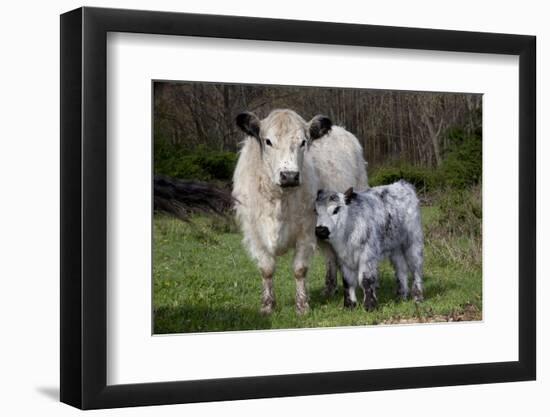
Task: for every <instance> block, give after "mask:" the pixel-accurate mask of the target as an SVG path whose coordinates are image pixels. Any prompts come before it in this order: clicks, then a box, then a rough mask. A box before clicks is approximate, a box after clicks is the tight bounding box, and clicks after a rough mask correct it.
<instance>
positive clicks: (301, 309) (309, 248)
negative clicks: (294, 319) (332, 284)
mask: <svg viewBox="0 0 550 417" xmlns="http://www.w3.org/2000/svg"><path fill="white" fill-rule="evenodd" d="M314 250H315V243H314V242H312V243H303V244H298V245H297V247H296V253H295V255H294V262H293V265H294V278H295V280H296V311H297V312H298V314H306V313H307V312H308V311H309V304H308V296H307V286H306V276H307V270H308V268H309V265H310V262H311V258H312V257H313V252H314Z"/></svg>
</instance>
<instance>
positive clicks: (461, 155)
mask: <svg viewBox="0 0 550 417" xmlns="http://www.w3.org/2000/svg"><path fill="white" fill-rule="evenodd" d="M449 139H450V140H451V147H450V150H449V151H448V152H447V155H446V156H445V159H444V161H443V164H442V166H441V170H442V173H443V177H444V178H445V183H446V184H447V185H448V186H451V187H458V188H462V189H464V188H467V187H470V186H472V185H475V184H477V183H478V182H479V181H480V180H481V174H482V141H481V136H478V135H472V136H467V135H466V134H465V133H464V131H462V130H460V129H454V130H452V131H451V132H449Z"/></svg>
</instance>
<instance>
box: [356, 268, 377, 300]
mask: <svg viewBox="0 0 550 417" xmlns="http://www.w3.org/2000/svg"><path fill="white" fill-rule="evenodd" d="M359 279H360V284H361V287H362V288H363V293H364V298H363V307H364V308H365V310H367V311H372V310H374V309H375V308H376V305H377V304H378V298H377V297H376V286H377V283H378V264H377V262H374V261H368V262H366V263H365V264H363V265H362V267H361V268H360V269H359Z"/></svg>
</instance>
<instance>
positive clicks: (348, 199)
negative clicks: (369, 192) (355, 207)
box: [344, 187, 357, 205]
mask: <svg viewBox="0 0 550 417" xmlns="http://www.w3.org/2000/svg"><path fill="white" fill-rule="evenodd" d="M355 197H357V193H356V192H355V191H353V187H350V188H348V189H347V190H346V192H345V193H344V201H345V202H346V205H347V204H349V203H351V201H352V200H353V199H354V198H355Z"/></svg>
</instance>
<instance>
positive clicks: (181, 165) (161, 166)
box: [154, 141, 237, 182]
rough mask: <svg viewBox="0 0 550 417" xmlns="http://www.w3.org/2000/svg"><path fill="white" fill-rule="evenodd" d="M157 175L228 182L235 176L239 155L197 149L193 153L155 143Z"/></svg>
mask: <svg viewBox="0 0 550 417" xmlns="http://www.w3.org/2000/svg"><path fill="white" fill-rule="evenodd" d="M154 152H155V155H154V160H155V167H154V170H155V174H162V175H167V176H169V177H174V178H181V179H194V180H200V181H212V180H218V181H223V182H227V181H230V180H231V178H232V176H233V171H234V169H235V165H236V163H237V154H236V153H233V152H222V151H212V150H208V149H206V148H202V147H201V148H197V149H195V150H193V151H190V150H187V149H182V148H179V147H175V146H171V145H167V144H165V143H163V142H162V141H159V142H155V150H154Z"/></svg>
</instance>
